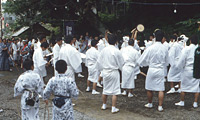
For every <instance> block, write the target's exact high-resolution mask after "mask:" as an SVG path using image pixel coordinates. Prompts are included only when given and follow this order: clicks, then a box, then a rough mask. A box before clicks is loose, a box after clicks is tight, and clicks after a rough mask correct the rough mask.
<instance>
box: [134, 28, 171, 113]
mask: <svg viewBox="0 0 200 120" xmlns="http://www.w3.org/2000/svg"><path fill="white" fill-rule="evenodd" d="M155 37H156V42H155V43H154V44H153V45H152V46H150V47H149V48H148V49H146V50H145V51H144V52H143V54H142V55H141V57H140V58H139V59H138V61H137V62H138V64H139V65H140V66H149V69H148V72H147V77H146V81H145V89H146V90H147V96H148V104H146V105H145V107H147V108H152V107H153V104H152V99H153V91H158V92H159V97H158V99H159V106H158V111H163V107H162V104H163V99H164V91H165V76H164V67H165V65H166V63H167V61H168V50H167V49H166V47H165V46H164V45H163V44H162V43H161V41H162V39H163V37H164V33H163V32H162V31H161V30H157V31H156V32H155Z"/></svg>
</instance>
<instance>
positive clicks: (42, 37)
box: [38, 35, 46, 41]
mask: <svg viewBox="0 0 200 120" xmlns="http://www.w3.org/2000/svg"><path fill="white" fill-rule="evenodd" d="M38 38H39V40H40V41H41V40H43V39H44V38H46V36H45V35H40V36H39V37H38Z"/></svg>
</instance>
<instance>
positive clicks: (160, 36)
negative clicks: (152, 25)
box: [155, 30, 164, 42]
mask: <svg viewBox="0 0 200 120" xmlns="http://www.w3.org/2000/svg"><path fill="white" fill-rule="evenodd" d="M155 37H156V41H159V42H161V41H162V39H163V37H164V33H163V32H162V31H161V30H157V31H156V32H155Z"/></svg>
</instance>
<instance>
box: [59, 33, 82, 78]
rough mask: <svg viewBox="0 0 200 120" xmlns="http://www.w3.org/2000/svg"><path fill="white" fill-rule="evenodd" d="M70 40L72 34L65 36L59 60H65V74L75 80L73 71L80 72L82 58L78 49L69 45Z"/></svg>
mask: <svg viewBox="0 0 200 120" xmlns="http://www.w3.org/2000/svg"><path fill="white" fill-rule="evenodd" d="M72 40H73V36H67V38H66V43H65V44H64V45H63V46H62V48H61V49H60V54H59V60H61V59H62V60H65V62H66V63H67V68H68V69H67V71H66V74H67V76H68V77H71V78H72V79H73V80H75V72H77V71H78V72H80V71H79V70H80V67H81V63H82V59H81V55H80V53H79V52H78V50H77V49H76V48H74V47H72V46H71V45H70V43H71V42H72ZM81 70H82V69H81Z"/></svg>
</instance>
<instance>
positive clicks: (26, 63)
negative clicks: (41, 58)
mask: <svg viewBox="0 0 200 120" xmlns="http://www.w3.org/2000/svg"><path fill="white" fill-rule="evenodd" d="M32 66H33V61H32V60H25V61H24V63H23V67H24V68H25V69H26V70H31V67H32Z"/></svg>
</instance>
